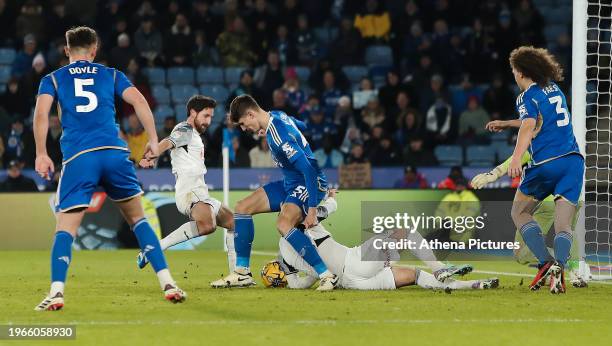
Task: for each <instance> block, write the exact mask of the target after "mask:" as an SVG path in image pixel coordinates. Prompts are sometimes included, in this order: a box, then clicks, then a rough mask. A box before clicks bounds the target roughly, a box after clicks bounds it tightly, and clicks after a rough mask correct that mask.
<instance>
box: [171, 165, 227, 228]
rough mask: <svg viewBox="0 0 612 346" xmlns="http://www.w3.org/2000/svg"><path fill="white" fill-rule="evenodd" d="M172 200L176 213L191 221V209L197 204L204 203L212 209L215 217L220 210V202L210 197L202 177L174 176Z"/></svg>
mask: <svg viewBox="0 0 612 346" xmlns="http://www.w3.org/2000/svg"><path fill="white" fill-rule="evenodd" d="M174 188H175V191H174V198H175V199H176V208H177V209H178V211H179V212H180V213H181V214H183V215H185V216H187V217H189V218H190V219H191V207H193V205H194V204H196V203H198V202H202V203H206V204H208V205H210V206H211V207H212V209H213V214H214V216H215V217H217V215H218V214H219V210H220V209H221V202H219V201H218V200H217V199H215V198H212V197H210V195H209V194H208V186H206V183H205V182H204V176H201V175H197V176H181V175H177V176H176V184H175V186H174Z"/></svg>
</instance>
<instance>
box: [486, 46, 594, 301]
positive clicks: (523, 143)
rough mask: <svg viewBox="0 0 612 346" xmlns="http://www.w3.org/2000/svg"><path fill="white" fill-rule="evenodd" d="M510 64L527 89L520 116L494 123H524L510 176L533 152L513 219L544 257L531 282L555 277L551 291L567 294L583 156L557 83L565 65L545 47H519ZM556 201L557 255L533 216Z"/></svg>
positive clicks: (533, 285)
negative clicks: (539, 207) (545, 202)
mask: <svg viewBox="0 0 612 346" xmlns="http://www.w3.org/2000/svg"><path fill="white" fill-rule="evenodd" d="M510 66H511V67H512V73H513V74H514V79H515V80H516V83H517V85H518V86H519V88H520V89H521V90H522V91H523V92H522V93H521V94H520V95H519V96H518V97H517V100H516V107H517V111H518V114H519V119H517V120H513V121H510V122H504V123H501V124H499V123H497V124H496V123H493V124H489V126H488V128H489V130H491V131H502V130H503V129H505V128H508V127H519V133H518V138H517V143H516V147H515V148H514V153H513V154H512V160H511V161H510V165H509V167H508V175H509V176H510V177H511V178H514V177H517V176H520V175H521V174H522V173H523V172H522V164H521V158H522V157H523V154H524V153H525V151H527V150H529V154H530V155H531V161H530V162H529V165H528V167H527V168H526V169H525V172H524V175H523V179H522V181H521V184H520V185H519V188H518V190H517V191H516V195H515V197H514V202H513V205H512V213H511V214H512V220H513V221H514V224H515V226H516V227H517V228H518V229H520V232H521V235H522V236H523V239H524V240H525V243H526V244H527V246H528V247H529V249H530V250H531V252H532V253H533V254H534V255H535V256H536V257H537V259H538V261H539V268H540V270H539V271H538V274H537V275H536V277H535V278H534V280H533V282H532V283H531V284H530V285H529V287H530V288H531V289H532V290H537V289H539V288H540V287H541V286H542V285H543V284H544V283H545V281H546V278H547V277H548V276H550V278H551V280H550V292H551V293H564V292H565V274H564V267H565V264H566V262H567V260H568V259H569V254H570V248H571V245H572V231H571V230H572V227H571V220H572V218H573V217H574V215H575V213H576V206H577V205H578V199H579V198H580V194H581V191H582V184H583V179H584V158H583V156H582V154H581V153H580V150H579V148H578V144H577V143H576V138H575V137H574V131H573V128H572V119H571V115H570V113H569V110H568V108H567V103H566V101H565V95H564V94H563V92H562V91H561V89H560V88H559V87H558V86H557V85H556V84H555V83H554V81H561V80H563V69H562V68H561V66H560V65H559V63H558V62H557V61H556V60H555V58H554V57H553V56H552V55H551V54H550V53H549V52H548V51H547V50H546V49H542V48H533V47H519V48H517V49H515V50H513V51H512V53H511V54H510ZM549 195H552V196H554V199H555V221H554V226H555V234H556V235H555V241H554V250H555V251H554V252H555V256H554V257H553V256H551V254H550V253H549V252H548V249H547V248H546V244H545V242H544V237H543V236H542V230H541V229H540V226H539V225H538V223H537V222H536V221H535V220H534V219H533V213H534V211H535V210H536V206H537V204H538V203H539V201H542V200H544V199H545V198H546V197H548V196H549Z"/></svg>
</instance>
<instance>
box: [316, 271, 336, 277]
mask: <svg viewBox="0 0 612 346" xmlns="http://www.w3.org/2000/svg"><path fill="white" fill-rule="evenodd" d="M333 275H334V274H332V272H330V271H329V269H328V270H326V271H324V272H322V273H321V274H319V279H323V278H324V277H328V276H333Z"/></svg>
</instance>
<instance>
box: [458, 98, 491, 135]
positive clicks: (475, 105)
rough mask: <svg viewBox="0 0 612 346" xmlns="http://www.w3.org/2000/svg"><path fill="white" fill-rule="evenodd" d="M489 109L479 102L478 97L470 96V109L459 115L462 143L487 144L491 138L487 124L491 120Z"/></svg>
mask: <svg viewBox="0 0 612 346" xmlns="http://www.w3.org/2000/svg"><path fill="white" fill-rule="evenodd" d="M490 120H491V119H490V118H489V115H488V114H487V111H485V110H484V109H483V108H482V107H481V106H480V103H479V102H478V97H476V96H470V98H469V100H468V109H466V110H465V111H463V113H461V116H460V117H459V136H460V141H461V142H462V144H467V145H469V144H485V143H486V142H488V139H489V132H488V131H487V130H486V129H485V125H486V124H487V123H488V122H489V121H490Z"/></svg>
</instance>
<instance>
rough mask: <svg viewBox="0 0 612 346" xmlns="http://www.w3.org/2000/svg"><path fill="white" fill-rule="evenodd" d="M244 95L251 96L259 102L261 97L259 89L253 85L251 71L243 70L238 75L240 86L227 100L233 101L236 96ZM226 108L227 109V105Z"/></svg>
mask: <svg viewBox="0 0 612 346" xmlns="http://www.w3.org/2000/svg"><path fill="white" fill-rule="evenodd" d="M244 94H249V95H251V96H253V98H255V100H259V99H260V97H261V93H260V90H259V88H257V86H256V85H254V84H253V71H251V70H244V71H242V72H241V73H240V84H238V87H237V88H236V89H234V90H233V91H232V93H231V95H230V96H229V97H228V100H233V99H234V98H235V97H236V96H240V95H244ZM227 107H229V104H228V105H227Z"/></svg>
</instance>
